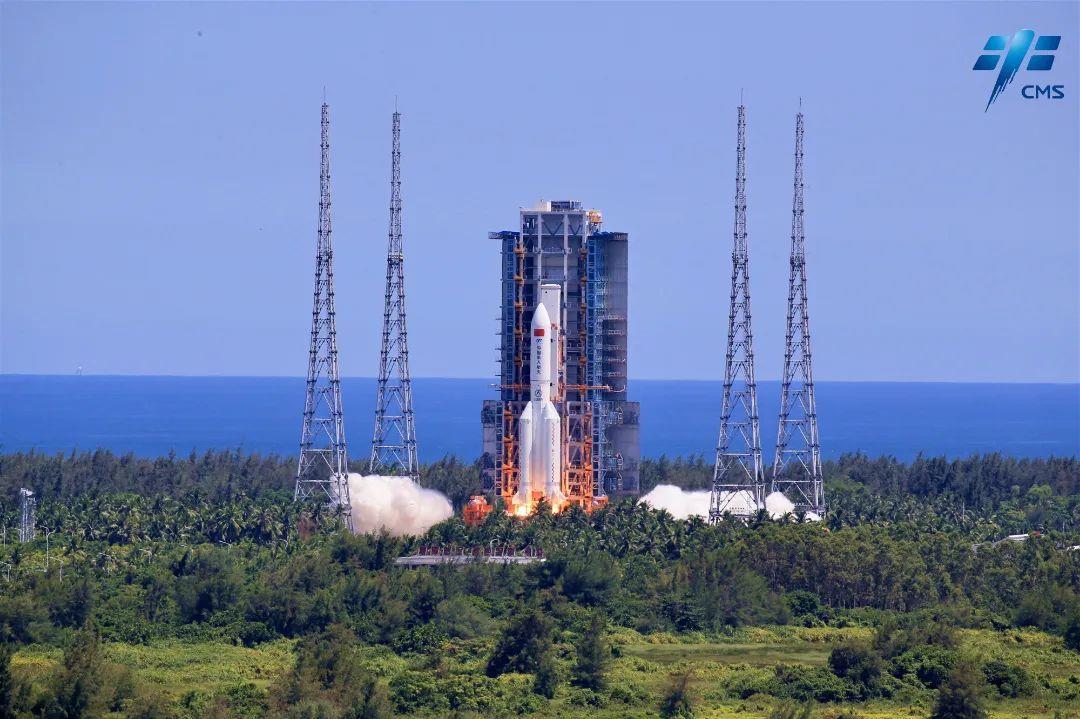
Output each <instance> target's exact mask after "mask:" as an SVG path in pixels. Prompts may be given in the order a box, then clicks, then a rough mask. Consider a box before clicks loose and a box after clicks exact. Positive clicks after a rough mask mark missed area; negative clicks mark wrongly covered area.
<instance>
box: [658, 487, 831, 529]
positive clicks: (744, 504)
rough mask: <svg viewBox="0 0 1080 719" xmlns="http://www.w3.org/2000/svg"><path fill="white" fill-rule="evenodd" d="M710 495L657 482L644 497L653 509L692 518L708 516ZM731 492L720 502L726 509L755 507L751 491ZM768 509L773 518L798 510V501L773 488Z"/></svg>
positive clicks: (748, 511)
mask: <svg viewBox="0 0 1080 719" xmlns="http://www.w3.org/2000/svg"><path fill="white" fill-rule="evenodd" d="M709 495H710V492H709V491H708V490H702V491H689V492H687V491H683V490H682V489H681V488H679V487H676V486H674V485H672V484H658V485H656V487H655V488H653V490H652V491H651V492H649V493H648V494H646V495H645V496H644V497H642V498H641V501H642V502H644V503H645V504H647V505H649V506H650V507H652V508H653V509H666V510H667V511H668V512H669V513H670V514H671V516H673V517H675V519H689V518H690V517H694V516H698V517H708V516H709ZM729 495H730V496H729V497H728V498H727V501H726V502H724V501H722V502H721V504H722V505H723V506H724V507H725V509H726V511H728V512H731V513H732V514H741V515H745V514H751V513H753V512H754V511H755V510H756V506H755V504H754V498H753V496H752V495H751V494H750V493H749V492H747V491H742V492H731V493H729ZM765 509H766V510H767V511H768V512H769V516H771V517H772V518H773V519H779V518H780V517H783V516H784V515H785V514H791V515H794V514H795V505H794V504H792V502H791V500H790V499H788V498H787V497H785V496H784V495H783V494H781V493H780V492H773V493H772V494H770V495H769V496H768V497H766V498H765ZM806 519H807V520H808V521H811V522H817V521H820V520H821V517H819V516H818V515H816V514H814V513H813V512H807V514H806Z"/></svg>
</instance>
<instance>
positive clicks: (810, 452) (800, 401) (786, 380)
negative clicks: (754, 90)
mask: <svg viewBox="0 0 1080 719" xmlns="http://www.w3.org/2000/svg"><path fill="white" fill-rule="evenodd" d="M805 245H806V237H805V235H804V232H803V115H802V113H801V112H799V113H798V114H796V115H795V196H794V201H793V203H792V211H791V275H790V278H789V281H788V309H787V334H786V346H785V349H784V376H783V389H782V393H781V395H780V426H779V428H778V430H777V436H776V458H775V459H774V460H773V471H772V491H774V492H776V491H780V492H784V493H785V494H788V495H789V498H790V499H791V500H792V501H793V502H794V503H795V507H796V509H801V510H805V511H811V512H815V513H816V514H818V515H819V516H820V515H823V514H824V513H825V492H824V490H823V488H822V482H821V446H820V444H819V441H818V421H817V407H816V405H815V403H814V373H813V369H812V366H811V361H810V312H809V309H808V308H807V304H806V246H805Z"/></svg>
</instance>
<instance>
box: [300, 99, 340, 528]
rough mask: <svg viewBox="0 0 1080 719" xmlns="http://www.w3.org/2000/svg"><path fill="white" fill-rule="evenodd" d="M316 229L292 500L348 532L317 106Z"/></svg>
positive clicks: (324, 153)
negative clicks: (330, 514)
mask: <svg viewBox="0 0 1080 719" xmlns="http://www.w3.org/2000/svg"><path fill="white" fill-rule="evenodd" d="M320 147H321V153H320V155H321V162H320V170H319V227H318V232H317V240H316V246H315V296H314V305H313V307H312V311H311V346H310V349H309V352H308V371H307V394H306V396H305V400H304V423H303V428H302V430H301V433H300V461H299V463H298V466H297V470H296V490H295V492H294V495H293V496H294V499H296V500H305V499H308V498H309V497H311V496H312V495H316V496H319V495H324V496H325V497H326V499H327V502H328V503H329V504H330V505H331V506H332V507H334V508H335V509H336V510H337V511H338V512H339V513H340V514H341V515H342V516H343V518H344V520H345V523H346V524H347V525H348V526H349V528H350V529H352V509H351V505H350V502H349V460H348V453H347V451H346V447H345V419H344V413H343V411H342V404H341V373H340V371H339V368H338V347H337V328H336V324H335V313H334V249H333V243H332V242H331V226H330V106H329V105H327V104H326V103H325V102H324V103H323V105H322V142H321V146H320Z"/></svg>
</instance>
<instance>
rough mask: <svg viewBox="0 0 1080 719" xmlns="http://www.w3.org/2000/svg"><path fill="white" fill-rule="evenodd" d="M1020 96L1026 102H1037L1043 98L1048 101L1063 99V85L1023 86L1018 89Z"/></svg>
mask: <svg viewBox="0 0 1080 719" xmlns="http://www.w3.org/2000/svg"><path fill="white" fill-rule="evenodd" d="M1020 95H1021V96H1022V97H1024V98H1026V99H1028V100H1038V99H1039V98H1041V97H1045V98H1046V99H1048V100H1060V99H1061V98H1063V97H1065V86H1064V85H1024V86H1023V87H1022V88H1020Z"/></svg>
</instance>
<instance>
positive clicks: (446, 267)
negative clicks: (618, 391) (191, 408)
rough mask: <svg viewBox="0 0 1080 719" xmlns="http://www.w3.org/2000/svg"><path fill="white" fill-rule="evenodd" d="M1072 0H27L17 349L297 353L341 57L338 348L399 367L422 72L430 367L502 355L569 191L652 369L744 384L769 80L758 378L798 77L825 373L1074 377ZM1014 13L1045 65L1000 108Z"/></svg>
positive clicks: (230, 370)
mask: <svg viewBox="0 0 1080 719" xmlns="http://www.w3.org/2000/svg"><path fill="white" fill-rule="evenodd" d="M1077 8H1078V4H1077V3H1059V4H1050V3H1047V4H1035V3H1017V4H1011V3H997V2H994V3H976V2H967V3H955V4H952V3H897V4H890V3H865V4H857V3H840V4H826V3H798V4H782V3H759V4H740V3H724V4H716V5H710V4H703V3H694V4H686V5H674V4H663V5H661V4H645V3H640V4H626V5H624V4H615V3H602V4H589V5H573V4H542V5H539V4H524V3H514V4H501V5H500V4H479V3H477V4H451V3H439V4H434V5H428V4H410V3H399V4H393V5H390V4H384V5H362V4H344V3H333V4H325V5H324V4H299V3H297V4H284V3H282V4H259V3H231V4H212V3H167V4H149V3H119V4H108V5H98V4H93V3H62V4H16V3H3V5H2V6H0V13H2V25H3V27H2V50H0V53H2V55H0V60H2V69H0V73H2V77H0V80H2V95H0V100H2V128H0V140H2V145H0V149H2V153H3V154H2V166H3V170H2V182H3V184H2V226H0V227H2V243H3V246H2V270H0V272H2V283H3V287H2V303H3V306H2V338H0V339H2V357H0V363H2V365H0V367H2V370H3V371H4V372H22V373H27V372H31V373H70V372H72V371H73V370H74V368H75V367H76V366H77V365H82V366H83V367H84V368H85V371H86V372H88V373H137V374H144V373H145V374H244V375H301V374H303V372H304V370H305V368H306V353H307V333H308V325H309V322H310V319H309V316H310V299H311V283H312V265H313V262H312V252H313V248H314V240H315V220H316V204H317V199H318V130H319V128H318V121H319V104H320V101H321V99H322V88H323V86H324V85H325V86H326V88H327V93H328V99H329V101H330V104H331V111H332V120H333V127H332V139H331V142H332V152H333V183H334V230H335V232H334V241H335V249H336V271H337V289H338V295H337V296H338V317H339V326H338V330H339V336H340V346H341V364H342V369H343V372H344V373H345V374H347V375H361V376H368V375H372V374H373V373H374V371H375V369H376V367H377V359H378V337H379V324H380V321H381V311H382V291H383V288H382V282H383V273H384V266H383V262H384V253H385V243H386V229H387V201H388V200H387V197H388V186H387V185H388V174H389V130H390V113H391V112H392V110H393V106H394V97H395V95H397V96H399V98H400V107H401V111H402V113H403V121H402V122H403V140H402V144H403V174H404V202H405V243H406V253H407V266H406V271H407V275H408V276H407V284H408V305H409V312H410V317H409V321H410V340H411V349H412V363H413V364H412V369H413V373H414V374H415V375H420V376H458V377H483V376H491V375H493V374H494V372H495V343H496V341H497V339H496V336H495V332H496V322H495V318H496V315H497V311H498V301H499V287H498V281H497V280H498V255H497V245H496V243H495V242H494V241H492V240H489V239H487V233H488V231H489V230H495V229H505V228H513V227H514V226H515V224H516V221H517V210H518V207H519V206H524V205H531V204H533V203H534V202H535V201H536V200H538V199H540V198H546V199H564V198H574V199H580V200H582V201H583V202H585V203H586V204H587V205H589V206H592V207H596V208H598V209H601V210H602V211H603V212H604V216H605V225H606V227H607V228H608V229H612V230H620V231H625V232H629V233H630V237H631V243H632V244H631V248H632V249H631V300H630V301H631V330H630V331H631V358H630V374H631V376H632V377H639V378H702V379H711V378H718V377H721V376H722V373H723V344H724V332H725V329H726V311H727V309H726V303H727V293H728V289H727V283H728V281H729V280H728V278H729V274H730V243H731V227H732V210H731V204H732V202H731V201H732V194H733V189H734V179H733V174H734V151H735V106H736V105H737V104H738V101H739V93H740V89H741V88H744V89H745V102H746V105H747V108H748V110H747V112H748V128H749V129H748V148H749V149H748V168H749V183H748V184H749V233H750V265H751V285H752V290H753V310H754V331H755V340H756V350H757V357H758V361H757V370H758V375H759V377H763V378H775V377H777V376H778V374H779V371H780V368H781V365H782V359H783V357H782V352H783V329H784V328H783V321H784V302H785V300H786V281H787V251H788V244H789V231H790V213H791V170H792V144H793V124H794V117H793V116H794V113H795V111H796V109H797V106H798V99H799V97H800V96H801V97H802V98H803V107H804V111H805V113H806V128H807V135H806V207H807V210H806V212H807V214H806V225H807V247H808V250H807V251H808V255H809V271H810V280H809V285H810V307H811V313H812V316H811V322H812V330H813V340H814V344H815V346H814V349H815V353H814V361H815V370H816V374H817V376H818V378H820V379H827V380H949V381H1068V382H1073V381H1077V380H1080V349H1078V334H1080V329H1078V328H1080V310H1078V305H1080V281H1078V270H1080V229H1078V215H1077V197H1078V190H1080V188H1078V174H1080V173H1078V164H1080V160H1078V157H1080V149H1078V139H1077V138H1078V135H1080V121H1078V105H1077V93H1080V85H1078V83H1077V67H1078V63H1077V59H1078V53H1077V47H1078V44H1077V43H1078V42H1080V32H1078V26H1080V24H1078V12H1077ZM1020 28H1031V29H1033V30H1035V31H1036V32H1037V33H1039V34H1060V35H1062V42H1061V47H1060V49H1059V51H1058V53H1057V59H1056V61H1055V65H1054V68H1053V70H1052V71H1050V72H1048V73H1025V72H1024V71H1021V72H1020V74H1019V75H1018V76H1017V79H1016V81H1015V82H1014V83H1013V84H1012V85H1011V86H1010V87H1009V88H1008V89H1007V90H1006V91H1005V93H1004V94H1003V95H1002V96H1001V97H1000V98H999V99H998V101H997V102H996V103H995V104H994V105H993V106H992V107H991V108H990V110H989V112H985V113H984V112H983V108H984V106H985V105H986V100H987V98H988V96H989V93H990V90H991V87H992V85H993V80H994V78H995V77H996V73H991V72H973V71H972V69H971V67H972V65H973V63H974V61H975V58H976V57H977V56H978V55H979V53H980V50H981V48H982V45H983V44H984V43H985V42H986V38H987V36H989V35H991V34H1007V35H1011V34H1012V33H1013V32H1014V31H1015V30H1017V29H1020ZM1034 81H1038V82H1040V83H1049V82H1051V81H1052V82H1053V83H1054V84H1060V85H1063V86H1064V88H1065V98H1064V99H1061V100H1046V99H1040V100H1023V99H1022V98H1021V97H1020V96H1019V91H1020V88H1021V86H1023V85H1024V84H1026V83H1027V82H1034Z"/></svg>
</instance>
